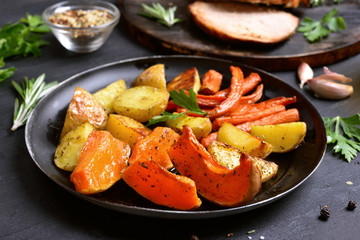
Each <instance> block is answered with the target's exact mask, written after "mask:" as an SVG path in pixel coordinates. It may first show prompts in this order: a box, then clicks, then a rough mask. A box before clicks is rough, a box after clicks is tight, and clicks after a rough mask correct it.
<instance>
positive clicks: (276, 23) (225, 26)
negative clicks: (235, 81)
mask: <svg viewBox="0 0 360 240" xmlns="http://www.w3.org/2000/svg"><path fill="white" fill-rule="evenodd" d="M188 9H189V12H190V14H191V16H192V18H193V20H194V22H195V23H196V25H197V26H199V27H200V28H201V29H202V30H203V31H205V32H206V33H208V34H209V35H212V36H214V37H216V38H218V39H220V40H223V41H226V42H230V43H238V42H251V43H263V44H275V43H279V42H282V41H284V40H286V39H288V38H290V37H291V36H292V35H293V34H294V33H295V30H296V28H297V26H298V24H299V18H298V17H296V16H294V15H292V14H290V13H288V12H285V11H282V10H277V9H275V8H271V7H266V6H258V5H252V4H245V3H234V2H202V1H196V2H193V3H191V4H190V5H189V6H188Z"/></svg>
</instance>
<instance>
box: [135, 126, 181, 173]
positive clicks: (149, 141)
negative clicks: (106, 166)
mask: <svg viewBox="0 0 360 240" xmlns="http://www.w3.org/2000/svg"><path fill="white" fill-rule="evenodd" d="M178 138H179V134H177V133H176V132H175V131H174V130H172V129H171V128H167V127H156V128H155V129H154V130H152V132H151V133H150V134H149V135H148V136H146V137H144V138H142V139H139V140H137V142H136V143H135V145H134V147H133V151H132V154H131V157H130V159H129V164H133V163H134V162H136V161H144V160H148V159H151V160H153V161H155V162H157V163H159V164H160V165H161V166H162V167H164V168H166V169H170V168H172V167H173V164H172V163H171V161H170V158H169V155H168V153H167V149H168V148H169V147H170V145H172V144H174V143H175V141H176V140H177V139H178Z"/></svg>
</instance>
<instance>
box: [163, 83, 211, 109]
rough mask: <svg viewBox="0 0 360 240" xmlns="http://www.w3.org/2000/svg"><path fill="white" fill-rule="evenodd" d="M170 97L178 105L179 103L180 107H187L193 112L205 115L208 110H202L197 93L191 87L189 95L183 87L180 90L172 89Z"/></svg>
mask: <svg viewBox="0 0 360 240" xmlns="http://www.w3.org/2000/svg"><path fill="white" fill-rule="evenodd" d="M170 97H171V98H172V99H173V102H174V103H175V104H176V105H179V106H180V107H183V108H186V109H187V110H189V112H191V113H195V114H199V115H205V114H206V112H204V111H202V110H201V109H200V108H199V105H198V103H197V99H196V93H195V92H194V90H193V89H192V88H191V89H190V91H189V96H188V95H187V94H186V92H185V91H184V90H183V89H180V92H178V91H176V90H173V91H170Z"/></svg>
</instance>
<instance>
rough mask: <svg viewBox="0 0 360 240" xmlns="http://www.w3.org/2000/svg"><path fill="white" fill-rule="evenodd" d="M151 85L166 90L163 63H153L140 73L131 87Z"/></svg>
mask: <svg viewBox="0 0 360 240" xmlns="http://www.w3.org/2000/svg"><path fill="white" fill-rule="evenodd" d="M137 86H151V87H155V88H159V89H162V90H166V78H165V65H164V64H155V65H153V66H151V67H149V68H147V69H145V70H144V71H143V72H142V73H140V74H139V75H138V76H137V77H136V79H135V80H134V82H133V83H132V84H131V87H137Z"/></svg>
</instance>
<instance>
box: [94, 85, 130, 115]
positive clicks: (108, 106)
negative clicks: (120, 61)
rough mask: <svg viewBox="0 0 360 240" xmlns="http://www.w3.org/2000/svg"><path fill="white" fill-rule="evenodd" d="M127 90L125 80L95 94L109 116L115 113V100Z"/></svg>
mask: <svg viewBox="0 0 360 240" xmlns="http://www.w3.org/2000/svg"><path fill="white" fill-rule="evenodd" d="M125 90H126V84H125V81H124V80H123V79H120V80H119V81H116V82H113V83H111V84H109V85H108V86H107V87H105V88H103V89H100V90H99V91H97V92H96V93H94V94H93V96H94V98H95V99H96V100H97V101H98V102H99V103H100V104H101V105H102V106H103V107H104V109H105V111H106V113H107V114H109V113H113V112H114V108H113V102H114V99H115V98H116V97H117V96H119V95H120V93H121V92H122V91H125Z"/></svg>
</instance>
